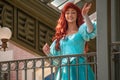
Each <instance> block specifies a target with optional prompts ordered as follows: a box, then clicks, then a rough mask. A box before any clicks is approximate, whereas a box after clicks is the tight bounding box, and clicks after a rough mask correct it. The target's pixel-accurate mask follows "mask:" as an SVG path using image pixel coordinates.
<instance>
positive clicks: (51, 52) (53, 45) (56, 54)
mask: <svg viewBox="0 0 120 80" xmlns="http://www.w3.org/2000/svg"><path fill="white" fill-rule="evenodd" d="M55 44H56V41H53V43H52V44H51V46H50V53H49V55H48V56H60V54H61V53H60V50H59V51H57V50H56V49H55Z"/></svg>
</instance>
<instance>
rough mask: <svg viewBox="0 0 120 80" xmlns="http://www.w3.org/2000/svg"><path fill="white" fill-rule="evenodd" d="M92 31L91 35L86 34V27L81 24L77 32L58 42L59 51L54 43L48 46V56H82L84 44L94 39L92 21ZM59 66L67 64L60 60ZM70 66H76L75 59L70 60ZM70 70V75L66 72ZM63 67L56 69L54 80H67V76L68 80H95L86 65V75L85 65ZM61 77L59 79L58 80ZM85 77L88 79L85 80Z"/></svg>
mask: <svg viewBox="0 0 120 80" xmlns="http://www.w3.org/2000/svg"><path fill="white" fill-rule="evenodd" d="M92 24H93V26H94V29H93V31H92V32H91V33H88V32H87V25H86V23H83V24H82V25H81V26H80V27H79V30H78V32H76V33H74V34H71V35H68V36H66V37H65V38H62V39H61V40H60V51H57V50H55V42H56V41H53V43H52V44H51V46H50V54H49V56H61V55H72V54H83V53H84V47H85V42H86V41H89V40H90V39H93V38H95V37H96V22H95V21H92ZM84 62H85V58H84V57H80V58H79V63H84ZM57 64H58V61H57V60H55V61H54V65H57ZM61 64H67V59H65V58H64V59H62V61H61ZM70 64H76V59H75V57H74V58H70ZM69 68H70V75H69V74H68V70H69ZM69 68H68V66H64V67H58V69H57V72H56V74H55V77H54V80H69V77H68V75H69V76H70V80H95V75H94V72H93V70H92V69H91V67H90V65H87V71H88V72H87V73H86V65H79V66H70V67H69ZM60 77H61V78H60ZM86 77H88V78H87V79H86Z"/></svg>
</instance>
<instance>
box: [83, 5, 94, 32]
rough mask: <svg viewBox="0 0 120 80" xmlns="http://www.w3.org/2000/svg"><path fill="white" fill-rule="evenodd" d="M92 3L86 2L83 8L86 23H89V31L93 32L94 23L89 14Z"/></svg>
mask: <svg viewBox="0 0 120 80" xmlns="http://www.w3.org/2000/svg"><path fill="white" fill-rule="evenodd" d="M91 5H92V4H91V3H90V4H87V3H85V5H84V6H83V8H82V16H83V18H84V20H85V23H86V25H87V32H88V33H91V32H92V31H93V25H92V22H91V20H90V18H89V16H88V12H89V10H90V8H91Z"/></svg>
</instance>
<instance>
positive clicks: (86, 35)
mask: <svg viewBox="0 0 120 80" xmlns="http://www.w3.org/2000/svg"><path fill="white" fill-rule="evenodd" d="M92 24H93V27H94V28H93V31H92V32H91V33H88V32H87V25H86V23H83V24H82V25H81V26H80V28H79V33H80V35H81V36H82V37H83V39H84V40H85V41H89V40H90V39H93V38H95V37H96V32H97V26H96V21H92Z"/></svg>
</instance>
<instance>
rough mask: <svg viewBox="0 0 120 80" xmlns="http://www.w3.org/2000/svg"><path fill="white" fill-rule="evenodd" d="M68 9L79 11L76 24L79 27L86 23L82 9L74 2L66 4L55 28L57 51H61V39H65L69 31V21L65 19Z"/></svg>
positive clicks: (54, 38)
mask: <svg viewBox="0 0 120 80" xmlns="http://www.w3.org/2000/svg"><path fill="white" fill-rule="evenodd" d="M68 8H73V9H75V10H76V11H77V20H76V24H77V26H78V27H79V26H80V25H81V24H83V23H84V21H83V17H82V14H81V9H80V8H79V7H78V6H76V5H75V4H73V3H72V2H68V3H66V4H65V6H64V7H63V9H62V10H61V15H60V18H59V19H58V24H57V26H56V28H55V30H56V33H55V36H54V37H53V40H56V45H55V49H56V50H60V47H59V46H60V43H59V41H60V39H61V38H63V37H65V35H66V31H67V29H68V25H67V21H66V19H65V12H66V11H67V9H68Z"/></svg>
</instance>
